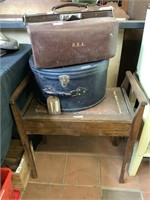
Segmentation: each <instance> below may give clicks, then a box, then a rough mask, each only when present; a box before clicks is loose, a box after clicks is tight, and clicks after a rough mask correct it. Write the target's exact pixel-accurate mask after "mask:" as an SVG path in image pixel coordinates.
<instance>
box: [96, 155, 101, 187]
mask: <svg viewBox="0 0 150 200" xmlns="http://www.w3.org/2000/svg"><path fill="white" fill-rule="evenodd" d="M97 173H98V177H99V178H98V185H101V162H100V157H99V156H98V172H97Z"/></svg>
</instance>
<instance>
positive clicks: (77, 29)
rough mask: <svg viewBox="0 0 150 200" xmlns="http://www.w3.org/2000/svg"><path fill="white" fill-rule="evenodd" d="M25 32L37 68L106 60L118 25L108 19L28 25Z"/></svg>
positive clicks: (113, 48) (115, 39) (112, 49)
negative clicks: (26, 32) (28, 37)
mask: <svg viewBox="0 0 150 200" xmlns="http://www.w3.org/2000/svg"><path fill="white" fill-rule="evenodd" d="M27 30H28V33H29V36H30V39H31V44H32V50H33V57H34V61H35V64H36V66H37V67H38V68H51V67H60V66H67V65H74V64H81V63H87V62H93V61H98V60H104V59H109V58H111V57H113V56H114V55H115V52H116V46H117V37H118V22H117V20H116V19H115V18H112V17H101V18H93V19H92V18H90V19H83V20H76V21H67V22H60V21H58V22H41V23H29V24H28V27H27Z"/></svg>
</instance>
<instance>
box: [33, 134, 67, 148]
mask: <svg viewBox="0 0 150 200" xmlns="http://www.w3.org/2000/svg"><path fill="white" fill-rule="evenodd" d="M45 138H46V141H45V139H44V140H42V141H41V143H40V144H39V145H38V147H37V149H36V151H40V152H43V151H44V152H67V151H68V147H69V139H70V136H61V135H59V136H54V135H49V136H46V137H45Z"/></svg>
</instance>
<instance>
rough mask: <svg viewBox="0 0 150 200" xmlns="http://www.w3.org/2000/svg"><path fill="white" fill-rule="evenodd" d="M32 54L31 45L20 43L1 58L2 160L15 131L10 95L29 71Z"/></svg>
mask: <svg viewBox="0 0 150 200" xmlns="http://www.w3.org/2000/svg"><path fill="white" fill-rule="evenodd" d="M30 55H31V46H30V45H29V44H20V49H19V50H18V51H15V52H11V53H9V54H7V55H5V56H3V57H1V58H0V84H1V85H0V86H1V89H0V97H1V100H0V113H1V118H0V125H1V129H0V130H1V133H0V138H1V162H2V161H3V160H4V158H5V156H6V153H7V151H8V148H9V144H10V140H11V136H12V132H13V118H12V115H11V111H10V107H9V100H10V96H11V94H12V93H13V91H14V90H15V89H16V87H17V86H18V84H19V83H20V82H21V80H22V79H23V77H24V76H25V74H26V73H27V72H28V71H29V66H28V60H29V57H30Z"/></svg>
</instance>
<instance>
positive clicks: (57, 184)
mask: <svg viewBox="0 0 150 200" xmlns="http://www.w3.org/2000/svg"><path fill="white" fill-rule="evenodd" d="M29 184H37V185H40V184H41V185H54V186H74V187H89V188H93V187H97V188H100V185H78V184H61V183H48V182H32V181H30V182H29Z"/></svg>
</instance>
